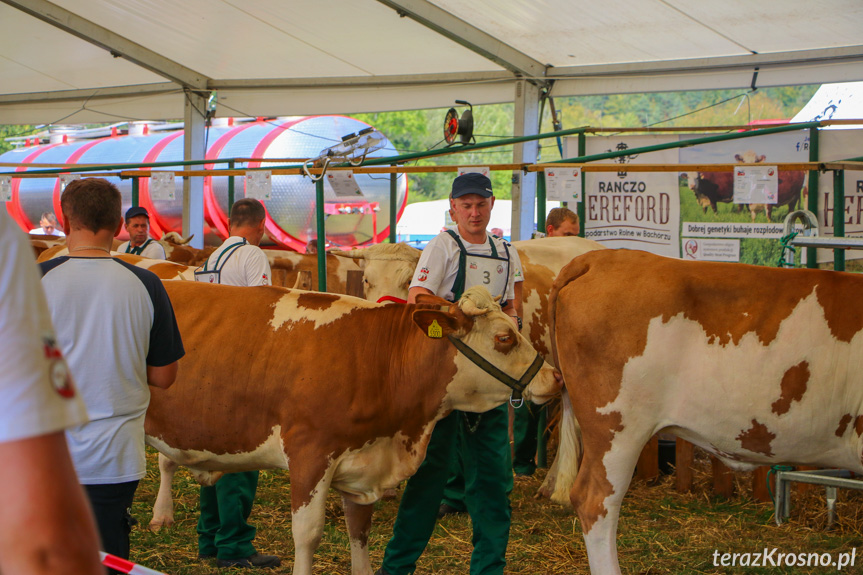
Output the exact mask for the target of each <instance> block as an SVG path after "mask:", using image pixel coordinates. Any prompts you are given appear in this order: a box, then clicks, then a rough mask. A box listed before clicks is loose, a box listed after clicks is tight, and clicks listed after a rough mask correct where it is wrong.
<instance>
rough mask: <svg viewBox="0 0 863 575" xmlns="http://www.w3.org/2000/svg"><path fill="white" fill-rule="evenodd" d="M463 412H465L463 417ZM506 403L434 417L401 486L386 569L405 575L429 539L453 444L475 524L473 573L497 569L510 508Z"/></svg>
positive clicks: (500, 569) (503, 561) (487, 573)
mask: <svg viewBox="0 0 863 575" xmlns="http://www.w3.org/2000/svg"><path fill="white" fill-rule="evenodd" d="M466 416H467V417H466ZM507 419H508V416H507V408H506V405H502V406H500V407H497V408H495V409H493V410H491V411H487V412H486V413H483V414H482V416H481V417H478V416H477V414H473V413H470V414H465V413H463V412H460V411H454V412H453V413H451V414H450V415H448V416H447V417H445V418H444V419H442V420H441V421H439V422H438V423H437V425H436V426H435V428H434V431H433V432H432V436H431V440H430V441H429V446H428V450H427V452H426V458H425V461H423V463H422V465H420V468H419V469H418V470H417V472H416V473H415V474H414V475H413V477H411V478H410V479H409V480H408V482H407V485H406V486H405V490H404V494H403V495H402V500H401V503H400V505H399V513H398V517H396V523H395V526H394V527H393V536H392V539H390V542H389V543H388V544H387V548H386V551H385V553H384V561H383V568H384V570H385V571H386V572H387V573H389V574H390V575H407V574H409V573H413V572H414V570H416V562H417V559H419V557H420V555H422V552H423V550H425V548H426V545H428V541H429V538H430V537H431V534H432V531H434V526H435V522H436V520H437V512H438V508H439V507H440V502H441V499H442V497H443V492H444V487H445V485H446V482H447V479H448V477H449V475H450V470H451V469H452V467H453V459H454V458H455V457H456V451H457V449H456V448H457V447H458V448H460V450H461V451H462V454H463V455H462V462H463V464H464V471H465V487H466V488H465V504H466V507H467V511H468V513H469V514H470V517H471V522H472V524H473V540H472V542H473V554H472V555H471V561H470V573H471V575H490V574H495V575H500V574H502V573H503V569H504V566H505V565H506V546H507V543H508V542H509V527H510V518H511V515H512V508H511V507H510V502H509V494H510V492H511V491H512V458H511V457H510V451H509V437H508V432H507Z"/></svg>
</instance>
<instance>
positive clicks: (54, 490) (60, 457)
mask: <svg viewBox="0 0 863 575" xmlns="http://www.w3.org/2000/svg"><path fill="white" fill-rule="evenodd" d="M0 461H4V462H6V463H5V464H4V465H0V509H3V513H0V571H2V572H3V573H10V574H12V573H15V574H16V575H49V574H55V573H75V574H76V575H104V574H105V569H104V567H102V565H101V563H100V560H99V553H98V550H99V536H98V534H97V532H96V525H95V522H94V520H93V515H92V512H91V511H90V506H89V504H88V502H87V499H86V496H85V495H84V491H83V489H82V488H81V486H80V485H79V484H78V478H77V477H76V476H75V469H74V467H73V466H72V460H71V458H70V456H69V451H68V449H67V447H66V437H65V435H64V433H63V431H58V432H55V433H49V434H47V435H40V436H36V437H30V438H27V439H20V440H15V441H7V442H3V443H0Z"/></svg>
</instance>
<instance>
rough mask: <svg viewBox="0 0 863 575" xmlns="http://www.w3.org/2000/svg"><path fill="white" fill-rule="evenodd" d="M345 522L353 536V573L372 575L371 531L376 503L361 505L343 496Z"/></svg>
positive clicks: (353, 574)
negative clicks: (370, 558)
mask: <svg viewBox="0 0 863 575" xmlns="http://www.w3.org/2000/svg"><path fill="white" fill-rule="evenodd" d="M342 503H343V505H344V508H345V522H346V523H347V525H348V535H349V536H350V538H351V575H371V573H372V564H371V561H370V560H369V532H370V531H371V528H372V512H373V511H374V509H375V506H374V505H361V504H359V503H354V502H353V501H351V500H349V499H347V498H345V497H344V496H342Z"/></svg>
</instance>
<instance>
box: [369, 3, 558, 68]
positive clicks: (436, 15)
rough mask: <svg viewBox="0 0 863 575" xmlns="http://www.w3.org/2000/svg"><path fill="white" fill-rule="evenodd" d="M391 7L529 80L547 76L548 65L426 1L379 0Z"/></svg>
mask: <svg viewBox="0 0 863 575" xmlns="http://www.w3.org/2000/svg"><path fill="white" fill-rule="evenodd" d="M378 2H380V3H381V4H384V5H385V6H389V7H390V8H392V9H393V10H395V11H396V12H398V14H399V16H402V17H408V18H411V19H412V20H416V21H417V22H419V23H420V24H422V25H423V26H425V27H426V28H429V29H431V30H434V31H435V32H437V33H438V34H440V35H442V36H445V37H447V38H449V39H450V40H452V41H453V42H456V43H458V44H461V45H462V46H464V47H465V48H467V49H468V50H471V51H473V52H476V53H477V54H479V55H480V56H482V57H484V58H488V59H489V60H491V61H492V62H494V63H495V64H498V65H499V66H503V67H504V68H506V69H507V70H510V71H511V72H513V73H515V74H517V75H519V76H526V77H528V78H542V77H543V76H545V72H546V65H545V64H543V63H542V62H539V61H537V60H534V59H533V58H531V57H530V56H528V55H527V54H525V53H523V52H519V51H518V50H516V49H515V48H513V47H512V46H509V45H508V44H505V43H503V42H501V41H500V40H499V39H497V38H495V37H494V36H492V35H490V34H487V33H485V32H483V31H482V30H480V29H479V28H477V27H475V26H473V25H471V24H469V23H467V22H465V21H464V20H462V19H461V18H458V17H456V16H454V15H453V14H451V13H449V12H447V11H446V10H444V9H442V8H439V7H437V6H435V5H434V4H432V3H431V2H428V1H427V0H378Z"/></svg>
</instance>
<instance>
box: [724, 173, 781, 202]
mask: <svg viewBox="0 0 863 575" xmlns="http://www.w3.org/2000/svg"><path fill="white" fill-rule="evenodd" d="M778 190H779V178H778V177H777V169H776V166H735V168H734V203H735V204H775V203H776V199H777V193H778Z"/></svg>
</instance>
